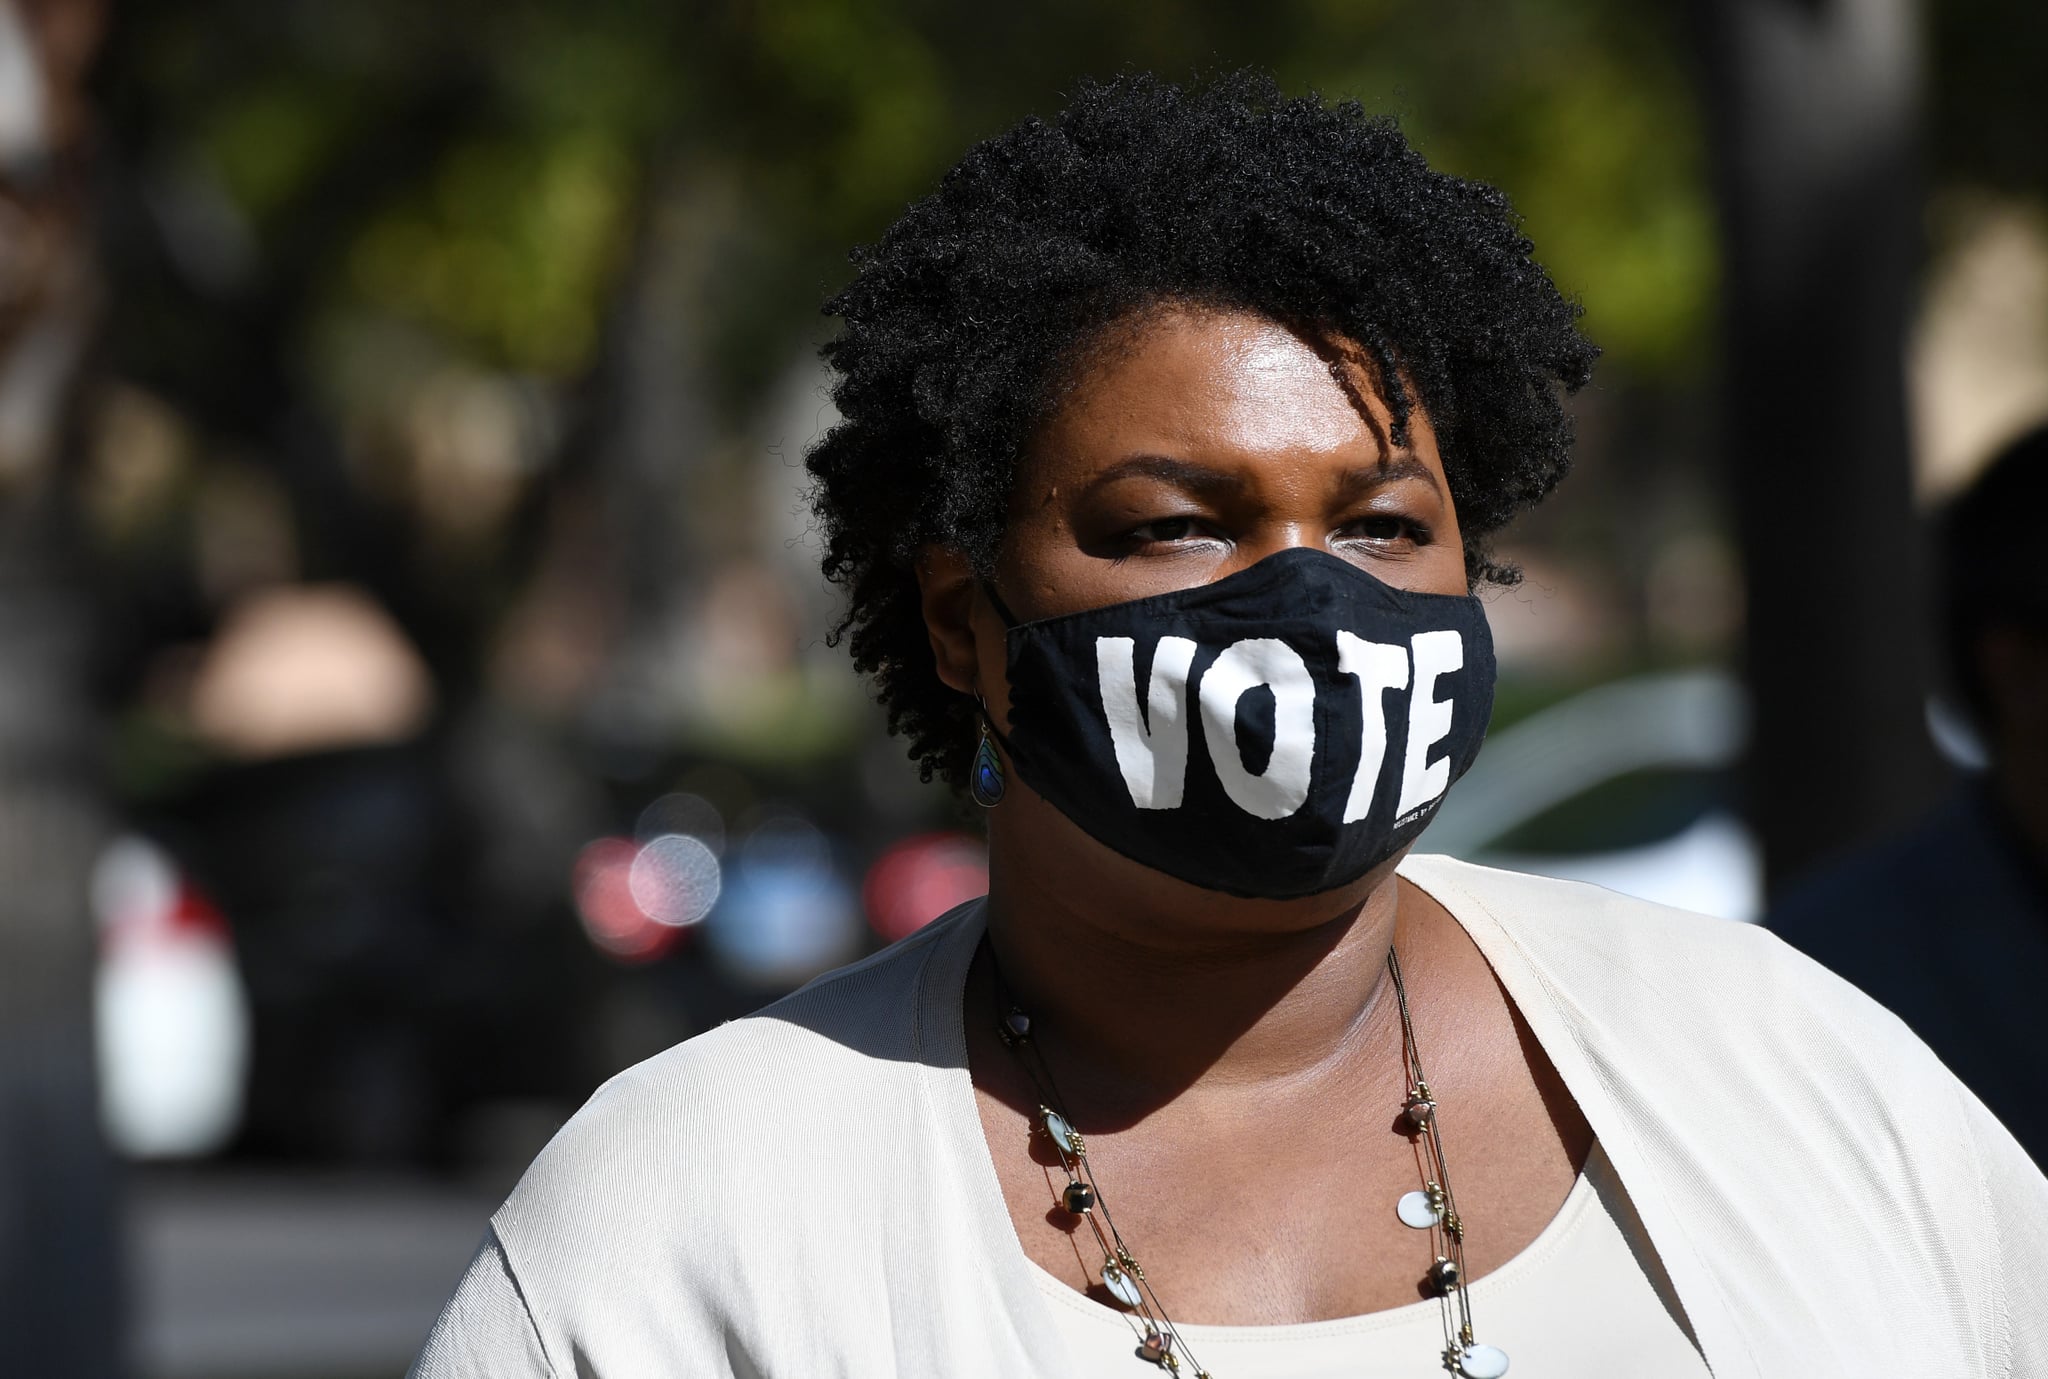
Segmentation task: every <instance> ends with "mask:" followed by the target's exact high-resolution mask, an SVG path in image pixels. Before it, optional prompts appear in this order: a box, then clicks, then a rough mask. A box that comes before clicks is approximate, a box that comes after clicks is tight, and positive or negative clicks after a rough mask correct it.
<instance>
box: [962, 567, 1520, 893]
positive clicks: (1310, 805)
mask: <svg viewBox="0 0 2048 1379" xmlns="http://www.w3.org/2000/svg"><path fill="white" fill-rule="evenodd" d="M995 603H996V609H997V611H998V612H999V613H1001V614H1002V616H1003V619H1004V621H1005V622H1006V623H1008V624H1009V627H1010V631H1009V646H1008V651H1009V680H1010V731H1009V734H1008V736H1007V737H1004V738H1002V739H1001V741H1002V743H1003V745H1004V747H1005V748H1006V749H1007V750H1008V754H1009V757H1010V760H1011V762H1012V763H1013V764H1014V766H1015V767H1016V770H1017V772H1018V774H1019V775H1021V776H1022V777H1023V779H1024V781H1025V783H1026V784H1028V785H1029V786H1030V787H1031V788H1032V789H1033V790H1035V791H1037V792H1038V793H1039V794H1040V795H1042V796H1044V797H1045V798H1046V800H1048V801H1049V802H1051V804H1052V805H1053V806H1054V807H1055V808H1056V809H1058V810H1059V811H1060V812H1061V813H1062V814H1065V815H1066V816H1067V817H1068V818H1070V819H1072V820H1073V821H1074V822H1075V823H1076V824H1079V825H1080V826H1081V827H1082V828H1083V829H1084V830H1086V831H1087V832H1088V833H1089V834H1090V835H1092V836H1093V837H1094V838H1096V839H1097V840H1098V841H1100V842H1102V843H1104V844H1106V845H1107V846H1109V847H1111V848H1114V849H1115V850H1116V851H1118V852H1120V853H1122V854H1123V855H1124V856H1126V857H1129V858H1131V859H1132V860H1134V861H1137V862H1142V863H1144V864H1145V865H1146V866H1148V867H1153V868H1156V869H1157V870H1159V871H1163V872H1165V873H1166V874H1167V875H1169V876H1176V877H1179V878H1180V879H1181V880H1183V881H1188V882H1192V883H1193V884H1195V885H1197V886H1201V887H1204V888H1206V889H1208V890H1214V891H1224V892H1226V893H1228V894H1230V895H1242V896H1264V897H1270V898H1275V899H1279V898H1285V897H1289V896H1301V895H1313V894H1315V893H1316V892H1318V891H1326V890H1330V889H1331V888H1333V887H1336V886H1342V885H1344V884H1346V883H1348V882H1351V881H1354V880H1356V879H1357V878H1359V877H1360V876H1363V875H1364V874H1365V873H1366V872H1368V871H1370V870H1371V869H1372V868H1374V867H1376V866H1378V865H1379V864H1380V863H1381V862H1384V861H1386V860H1387V858H1389V857H1391V856H1393V855H1394V854H1395V853H1396V852H1398V851H1399V850H1400V849H1401V848H1402V847H1404V846H1405V845H1406V844H1407V843H1408V842H1409V841H1410V840H1412V839H1413V838H1414V837H1415V835H1416V834H1418V833H1420V832H1421V831H1422V829H1423V826H1424V825H1426V824H1427V823H1428V822H1429V820H1430V817H1431V816H1432V815H1434V814H1435V813H1436V808H1437V804H1438V802H1439V801H1441V800H1442V798H1443V794H1444V791H1445V790H1446V789H1447V788H1448V787H1449V786H1450V783H1451V782H1452V781H1454V780H1456V779H1457V778H1458V777H1459V776H1461V775H1463V774H1464V773H1465V770H1466V768H1467V767H1469V766H1470V765H1471V764H1472V759H1473V758H1474V757H1476V756H1477V755H1478V754H1479V744H1480V742H1481V740H1482V739H1483V738H1484V737H1485V735H1486V722H1487V717H1488V715H1489V714H1490V713H1491V712H1492V709H1493V675H1494V665H1493V639H1492V637H1491V635H1490V634H1489V633H1488V631H1487V626H1486V615H1485V613H1484V612H1483V611H1482V610H1481V608H1480V606H1479V601H1478V600H1477V599H1475V598H1471V597H1467V596H1464V595H1453V594H1416V593H1410V592H1408V591H1406V590H1402V589H1395V588H1392V587H1391V586H1389V585H1386V584H1383V583H1381V582H1380V581H1379V580H1377V579H1374V578H1373V577H1372V576H1371V575H1369V574H1367V573H1366V572H1365V571H1363V570H1361V569H1359V568H1358V567H1357V566H1355V565H1352V564H1350V563H1348V562H1346V561H1344V560H1341V559H1339V558H1337V557H1336V556H1332V555H1326V554H1324V553H1323V552H1321V551H1311V550H1304V549H1293V550H1287V551H1282V552H1280V553H1279V554H1277V555H1273V556H1269V557H1267V558H1266V559H1264V560H1261V561H1259V562H1258V563H1257V564H1256V565H1253V566H1252V567H1251V568H1249V569H1246V570H1240V571H1239V572H1238V573H1236V574H1234V575H1231V576H1229V577H1227V578H1225V579H1220V580H1218V581H1216V582H1215V583H1214V584H1203V585H1198V586H1196V587H1195V588H1192V589H1181V590H1177V591H1175V592H1173V593H1170V594H1160V595H1157V596H1155V597H1152V598H1144V599H1136V600H1133V601H1132V602H1129V603H1118V604H1112V605H1111V606H1109V607H1107V608H1091V609H1089V610H1087V611H1086V612H1081V613H1070V614H1067V615H1065V616H1063V617H1057V618H1046V619H1044V620H1043V621H1040V622H1031V623H1023V624H1019V623H1017V622H1016V621H1015V619H1013V618H1011V616H1010V614H1009V611H1008V610H1007V609H1005V608H1003V606H1002V603H1001V601H1000V600H995Z"/></svg>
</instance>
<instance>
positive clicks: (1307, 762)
mask: <svg viewBox="0 0 2048 1379" xmlns="http://www.w3.org/2000/svg"><path fill="white" fill-rule="evenodd" d="M1260 685H1266V686H1268V687H1270V688H1271V689H1272V691H1273V755H1272V757H1271V758H1270V759H1269V760H1268V761H1267V762H1266V770H1265V772H1264V774H1262V775H1256V776H1255V775H1253V774H1252V773H1251V772H1249V771H1247V770H1245V769H1244V759H1243V757H1242V756H1240V755H1239V753H1238V749H1237V701H1238V700H1240V699H1242V698H1243V697H1244V696H1245V694H1246V693H1247V692H1249V691H1251V690H1253V689H1256V688H1257V687H1258V686H1260ZM1201 698H1202V733H1203V736H1204V738H1205V739H1206V740H1207V741H1208V744H1209V760H1210V762H1211V763H1212V764H1213V765H1214V766H1215V768H1216V778H1217V779H1218V780H1219V781H1221V782H1222V784H1223V789H1224V792H1225V793H1226V794H1228V795H1229V796H1230V798H1231V799H1233V800H1235V801H1236V802H1237V805H1238V807H1239V808H1240V809H1243V810H1244V811H1245V812H1246V813H1247V814H1251V815H1254V816H1256V817H1258V818H1261V819H1284V818H1286V817H1287V816H1288V815H1290V814H1292V813H1293V812H1294V811H1295V810H1297V809H1299V808H1301V806H1302V805H1303V804H1304V803H1306V802H1307V800H1308V787H1309V772H1310V769H1311V768H1312V767H1313V766H1314V764H1315V753H1316V714H1315V709H1316V686H1315V681H1314V680H1312V679H1310V678H1309V673H1308V665H1307V663H1305V662H1304V661H1303V660H1302V659H1301V655H1300V653H1298V652H1296V651H1295V650H1294V648H1293V647H1291V646H1289V645H1287V643H1285V642H1282V641H1276V640H1274V639H1272V638H1270V637H1253V638H1249V639H1247V640H1245V641H1241V642H1235V643H1233V644H1232V645H1230V646H1228V647H1226V648H1225V649H1224V651H1223V654H1222V655H1221V656H1218V657H1217V658H1216V662H1215V664H1214V665H1211V666H1210V667H1209V669H1208V670H1207V671H1206V672H1204V674H1203V676H1202V694H1201Z"/></svg>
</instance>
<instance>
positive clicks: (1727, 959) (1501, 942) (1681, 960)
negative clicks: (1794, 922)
mask: <svg viewBox="0 0 2048 1379" xmlns="http://www.w3.org/2000/svg"><path fill="white" fill-rule="evenodd" d="M1401 874H1402V875H1403V876H1404V877H1407V878H1408V879H1409V880H1410V881H1412V882H1413V883H1414V884H1416V885H1418V886H1420V887H1421V888H1422V889H1423V890H1425V891H1427V892H1428V893H1429V894H1430V895H1431V896H1433V897H1434V898H1435V899H1436V900H1437V901H1438V902H1439V903H1441V904H1442V905H1443V906H1444V907H1445V908H1446V909H1447V910H1449V911H1450V912H1451V913H1452V914H1453V915H1454V916H1455V917H1456V918H1457V919H1458V920H1459V922H1460V923H1461V924H1463V925H1464V927H1465V929H1466V930H1467V932H1469V933H1470V934H1471V935H1472V937H1473V940H1474V941H1475V942H1476V943H1478V945H1479V947H1480V949H1481V950H1482V951H1483V952H1485V954H1486V956H1487V959H1488V960H1489V961H1490V962H1492V963H1493V965H1494V967H1495V968H1496V970H1499V969H1501V968H1502V967H1510V968H1520V967H1526V968H1527V969H1528V970H1529V973H1530V974H1531V975H1533V976H1536V977H1538V978H1540V980H1541V981H1542V982H1543V983H1544V984H1545V986H1546V987H1547V988H1548V989H1550V990H1552V991H1554V992H1557V993H1559V994H1568V995H1569V997H1570V998H1571V1002H1572V1003H1573V1004H1574V1005H1575V1006H1585V1007H1587V1008H1589V1009H1602V1010H1606V1009H1607V1008H1609V1007H1611V1008H1612V1009H1613V1011H1614V1012H1617V1013H1618V1012H1639V1013H1641V1014H1642V1015H1643V1016H1644V1017H1645V1018H1646V1019H1654V1020H1656V1021H1658V1022H1659V1023H1661V1024H1667V1025H1668V1024H1669V1022H1670V1019H1671V1017H1672V1015H1673V1014H1674V1013H1675V1012H1677V1011H1680V1010H1698V1011H1701V1012H1703V1013H1704V1012H1707V1011H1711V1012H1712V1013H1713V1014H1714V1015H1715V1016H1716V1017H1717V1020H1718V1023H1719V1024H1720V1025H1722V1026H1724V1027H1726V1028H1728V1029H1730V1030H1743V1031H1749V1032H1752V1033H1753V1034H1754V1035H1755V1036H1756V1037H1757V1038H1761V1039H1769V1038H1775V1037H1778V1036H1780V1035H1782V1034H1783V1033H1785V1032H1786V1030H1787V1029H1788V1028H1791V1027H1799V1026H1804V1025H1807V1024H1818V1025H1820V1026H1824V1027H1826V1028H1829V1029H1835V1030H1841V1031H1845V1032H1853V1034H1854V1036H1855V1037H1856V1038H1857V1040H1858V1041H1859V1042H1860V1043H1861V1044H1862V1045H1863V1046H1864V1047H1865V1048H1867V1049H1869V1051H1870V1052H1871V1053H1872V1055H1873V1056H1876V1057H1885V1056H1888V1055H1890V1054H1894V1053H1899V1052H1904V1051H1907V1050H1909V1049H1911V1048H1918V1047H1919V1040H1918V1039H1916V1038H1915V1037H1914V1036H1913V1034H1912V1032H1911V1031H1910V1030H1908V1029H1907V1028H1906V1027H1905V1025H1904V1024H1903V1023H1901V1022H1900V1021H1899V1020H1898V1019H1897V1017H1895V1016H1893V1015H1892V1014H1891V1012H1889V1011H1887V1010H1886V1009H1884V1007H1882V1006H1880V1005H1878V1004H1877V1003H1876V1002H1875V1001H1872V1000H1871V999H1870V998H1869V997H1867V996H1865V995H1864V994H1863V993H1862V992H1861V991H1858V990H1857V989H1856V988H1855V987H1854V986H1852V985H1850V984H1849V983H1848V982H1846V981H1844V980H1842V979H1841V978H1840V977H1837V976H1836V975H1835V974H1834V973H1832V972H1830V971H1829V970H1828V969H1827V968H1825V967H1822V966H1821V965H1820V964H1819V963H1817V962H1814V961H1813V960H1812V959H1811V958H1809V957H1807V956H1806V955H1805V954H1803V953H1801V952H1799V951H1798V950H1796V949H1794V948H1792V947H1791V946H1790V945H1788V944H1786V943H1785V942H1784V941H1783V940H1781V939H1779V938H1778V937H1777V935H1775V934H1773V933H1771V932H1770V931H1769V930H1767V929H1765V928H1763V927H1762V926H1761V925H1756V924H1745V923H1741V922H1738V921H1735V920H1729V919H1720V918H1716V917H1714V916H1712V915H1703V914H1697V913H1695V912H1693V911H1690V910H1682V909H1677V908H1674V907H1672V906H1669V905H1660V904H1657V903H1656V902H1654V901H1648V900H1642V899H1638V898H1637V897H1635V896H1630V895H1624V894H1622V893H1620V892H1618V891H1612V890H1608V889H1606V888H1604V887H1601V886H1596V885H1592V884H1589V883H1587V882H1583V881H1562V880H1558V879H1556V878H1553V877H1547V876H1533V875H1529V874H1527V873H1524V872H1514V871H1505V870H1502V869H1500V868H1497V867H1485V866H1479V865H1476V864H1474V863H1470V862H1461V861H1458V860H1456V859H1454V858H1450V857H1441V856H1418V857H1410V858H1409V859H1407V860H1406V861H1405V862H1404V863H1403V864H1402V867H1401ZM1871 1041H1875V1043H1874V1044H1873V1043H1872V1042H1871ZM1920 1051H1921V1052H1922V1053H1924V1052H1925V1050H1924V1049H1922V1050H1920ZM1930 1057H1931V1055H1930Z"/></svg>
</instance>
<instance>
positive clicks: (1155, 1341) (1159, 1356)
mask: <svg viewBox="0 0 2048 1379" xmlns="http://www.w3.org/2000/svg"><path fill="white" fill-rule="evenodd" d="M1138 1358H1139V1359H1141V1360H1150V1361H1151V1362H1152V1363H1153V1364H1155V1365H1156V1364H1158V1363H1159V1362H1160V1361H1161V1360H1163V1359H1165V1358H1166V1339H1165V1337H1163V1336H1161V1335H1160V1334H1159V1333H1158V1332H1157V1331H1147V1332H1146V1333H1145V1339H1144V1342H1143V1343H1142V1344H1140V1345H1139V1346H1138Z"/></svg>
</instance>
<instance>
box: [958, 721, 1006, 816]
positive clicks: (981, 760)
mask: <svg viewBox="0 0 2048 1379" xmlns="http://www.w3.org/2000/svg"><path fill="white" fill-rule="evenodd" d="M1008 784H1009V783H1008V782H1007V781H1006V780H1005V779H1004V778H1003V759H1002V758H1001V757H999V756H997V755H996V743H995V735H994V734H993V733H991V732H990V731H989V726H988V706H987V705H986V704H983V705H982V709H981V746H980V747H978V748H976V749H975V752H974V766H973V768H972V769H971V770H969V771H968V773H967V793H968V794H970V795H972V796H973V797H974V802H975V803H976V804H978V805H980V806H981V807H982V808H983V809H994V808H995V807H996V806H997V805H999V804H1001V803H1002V802H1003V791H1004V790H1005V789H1007V788H1008Z"/></svg>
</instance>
